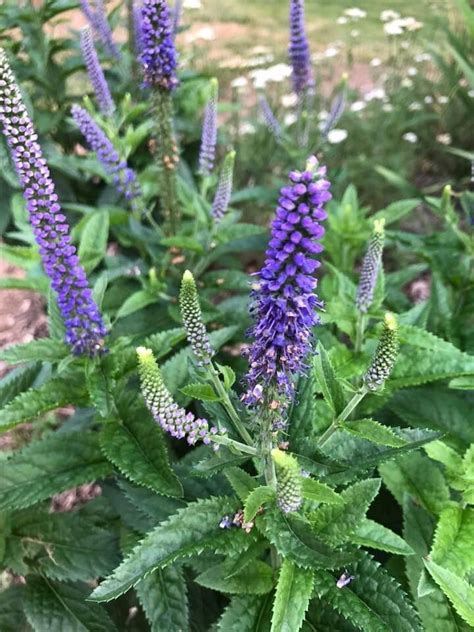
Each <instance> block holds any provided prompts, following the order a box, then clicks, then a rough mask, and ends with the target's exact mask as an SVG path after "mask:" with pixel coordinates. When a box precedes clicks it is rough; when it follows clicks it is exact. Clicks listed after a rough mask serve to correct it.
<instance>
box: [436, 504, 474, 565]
mask: <svg viewBox="0 0 474 632" xmlns="http://www.w3.org/2000/svg"><path fill="white" fill-rule="evenodd" d="M473 541H474V509H471V508H469V507H466V508H464V509H463V508H461V507H446V508H445V509H443V511H442V512H441V515H440V517H439V521H438V524H437V526H436V532H435V536H434V542H433V547H432V549H431V552H430V559H431V560H432V561H433V562H435V563H436V564H438V565H439V566H443V567H444V568H446V569H447V570H449V571H451V572H453V573H455V574H456V575H458V576H459V577H464V576H465V575H466V574H469V573H470V572H471V571H472V570H473V569H474V550H473V547H472V542H473Z"/></svg>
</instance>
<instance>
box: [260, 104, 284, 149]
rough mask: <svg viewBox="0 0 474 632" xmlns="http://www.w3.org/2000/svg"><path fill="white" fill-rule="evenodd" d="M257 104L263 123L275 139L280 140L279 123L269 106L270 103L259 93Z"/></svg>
mask: <svg viewBox="0 0 474 632" xmlns="http://www.w3.org/2000/svg"><path fill="white" fill-rule="evenodd" d="M258 105H259V107H260V111H261V113H262V116H263V121H264V123H265V125H266V126H267V128H268V129H269V130H270V131H271V133H272V134H273V136H274V137H275V138H276V140H277V141H280V140H281V135H282V131H281V125H280V123H279V121H278V119H277V118H276V116H275V114H274V113H273V110H272V108H271V107H270V104H269V103H268V101H267V99H266V97H264V96H263V95H260V96H259V98H258Z"/></svg>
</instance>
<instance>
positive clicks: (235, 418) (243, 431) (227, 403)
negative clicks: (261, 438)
mask: <svg viewBox="0 0 474 632" xmlns="http://www.w3.org/2000/svg"><path fill="white" fill-rule="evenodd" d="M209 377H210V379H211V381H212V385H213V386H214V388H215V389H216V392H217V394H218V395H219V397H220V398H221V401H222V405H223V406H224V408H225V410H226V411H227V414H228V415H229V417H230V419H231V421H232V423H233V424H234V427H235V429H236V430H237V432H238V433H239V434H240V436H241V437H242V439H243V440H244V441H245V443H246V444H247V445H250V446H253V444H254V441H253V439H252V437H251V436H250V434H249V432H248V430H247V428H246V427H245V426H244V425H243V423H242V422H241V420H240V417H239V415H238V413H237V411H236V410H235V408H234V405H233V404H232V402H231V400H230V397H229V393H228V392H227V391H226V389H225V388H224V385H223V384H222V382H221V380H220V378H219V374H218V373H217V371H216V369H215V367H214V365H213V364H211V365H210V366H209Z"/></svg>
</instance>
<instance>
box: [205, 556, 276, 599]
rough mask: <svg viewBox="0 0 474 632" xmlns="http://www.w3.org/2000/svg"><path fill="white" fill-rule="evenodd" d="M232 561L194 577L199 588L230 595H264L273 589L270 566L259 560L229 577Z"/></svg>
mask: <svg viewBox="0 0 474 632" xmlns="http://www.w3.org/2000/svg"><path fill="white" fill-rule="evenodd" d="M233 565H234V563H233V562H232V561H230V562H229V561H226V562H223V563H221V564H217V565H216V566H213V567H212V568H209V569H208V570H206V571H204V573H201V574H200V575H198V576H197V577H196V580H195V581H196V582H197V583H198V584H199V585H200V586H204V587H205V588H210V589H211V590H217V591H219V592H223V593H230V594H245V595H248V594H250V595H264V594H266V593H268V592H270V591H271V590H272V588H273V570H272V568H271V566H269V565H268V564H266V563H265V562H260V561H259V560H254V561H252V563H251V564H247V565H245V566H244V568H242V569H241V570H240V571H238V572H234V573H232V575H231V576H229V570H230V568H231V567H233Z"/></svg>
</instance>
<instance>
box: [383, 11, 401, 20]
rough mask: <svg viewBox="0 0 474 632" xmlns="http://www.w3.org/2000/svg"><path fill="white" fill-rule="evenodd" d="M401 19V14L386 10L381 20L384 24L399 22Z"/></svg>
mask: <svg viewBox="0 0 474 632" xmlns="http://www.w3.org/2000/svg"><path fill="white" fill-rule="evenodd" d="M399 17H401V16H400V14H399V13H397V12H396V11H392V9H386V10H385V11H382V13H381V14H380V19H381V20H382V22H390V20H398V18H399Z"/></svg>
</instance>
